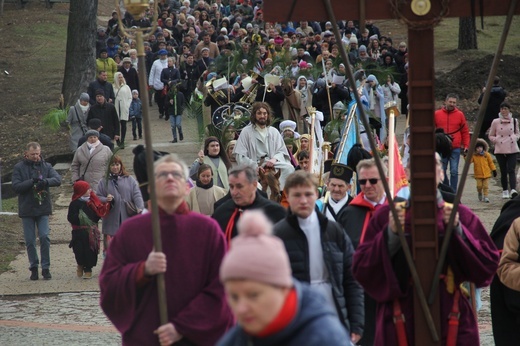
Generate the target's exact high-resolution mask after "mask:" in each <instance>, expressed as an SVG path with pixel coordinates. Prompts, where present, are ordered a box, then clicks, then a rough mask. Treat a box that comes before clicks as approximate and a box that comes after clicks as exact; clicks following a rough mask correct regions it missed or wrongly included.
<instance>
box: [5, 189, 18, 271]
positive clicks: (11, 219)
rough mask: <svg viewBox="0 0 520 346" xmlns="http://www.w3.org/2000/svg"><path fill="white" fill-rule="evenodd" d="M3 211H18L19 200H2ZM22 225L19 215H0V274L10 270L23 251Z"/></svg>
mask: <svg viewBox="0 0 520 346" xmlns="http://www.w3.org/2000/svg"><path fill="white" fill-rule="evenodd" d="M2 211H4V212H12V213H15V212H17V211H18V199H17V198H10V199H6V200H2ZM22 234H23V233H22V223H21V221H20V218H19V217H18V215H0V244H1V246H0V274H1V273H3V272H5V271H8V270H9V269H10V267H9V264H10V263H11V262H12V261H13V260H14V259H15V257H16V255H18V253H19V252H20V251H21V250H23V245H22V244H21V241H22V239H23V235H22Z"/></svg>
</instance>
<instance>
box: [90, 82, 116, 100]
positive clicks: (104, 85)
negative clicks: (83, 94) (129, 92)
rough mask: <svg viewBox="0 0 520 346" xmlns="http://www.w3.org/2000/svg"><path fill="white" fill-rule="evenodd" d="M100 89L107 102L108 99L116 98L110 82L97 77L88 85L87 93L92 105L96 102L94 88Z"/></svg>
mask: <svg viewBox="0 0 520 346" xmlns="http://www.w3.org/2000/svg"><path fill="white" fill-rule="evenodd" d="M98 89H101V90H103V92H104V93H105V100H106V102H108V100H112V102H114V100H115V99H116V95H115V94H114V87H113V86H112V83H109V82H102V81H100V80H99V79H96V80H95V81H93V82H92V83H90V84H89V85H88V88H87V93H88V96H89V97H90V100H89V102H90V104H91V105H94V104H95V103H96V90H98Z"/></svg>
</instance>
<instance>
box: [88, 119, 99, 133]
mask: <svg viewBox="0 0 520 346" xmlns="http://www.w3.org/2000/svg"><path fill="white" fill-rule="evenodd" d="M87 125H88V127H89V128H90V129H93V130H96V131H97V129H99V128H100V127H101V119H98V118H92V119H90V120H89V121H88V124H87Z"/></svg>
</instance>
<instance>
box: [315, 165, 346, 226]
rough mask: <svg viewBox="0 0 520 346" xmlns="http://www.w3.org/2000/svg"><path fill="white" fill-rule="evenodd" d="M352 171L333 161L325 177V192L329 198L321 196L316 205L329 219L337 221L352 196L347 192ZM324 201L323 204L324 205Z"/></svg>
mask: <svg viewBox="0 0 520 346" xmlns="http://www.w3.org/2000/svg"><path fill="white" fill-rule="evenodd" d="M353 174H354V171H353V170H352V169H351V168H350V167H349V166H347V165H344V164H341V163H333V164H332V165H331V169H330V171H329V178H328V179H327V182H326V183H327V192H328V193H330V198H329V199H328V200H327V201H325V198H321V199H320V200H319V201H318V203H317V205H318V208H319V210H320V211H321V212H322V213H323V214H324V215H325V216H326V217H327V218H328V219H329V220H331V221H337V220H338V215H339V214H340V213H341V212H342V211H343V210H345V209H346V208H347V206H348V205H349V204H350V202H352V200H353V198H352V197H351V196H350V195H349V194H348V191H349V190H350V180H351V179H352V175H353ZM324 203H325V205H324Z"/></svg>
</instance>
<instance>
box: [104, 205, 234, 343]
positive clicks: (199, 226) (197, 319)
mask: <svg viewBox="0 0 520 346" xmlns="http://www.w3.org/2000/svg"><path fill="white" fill-rule="evenodd" d="M183 206H184V208H183ZM151 224H152V221H151V214H143V215H140V216H136V217H132V218H130V219H128V220H127V221H125V222H124V223H123V224H122V225H121V227H120V229H119V231H118V232H117V234H116V235H115V236H114V238H113V239H112V241H111V243H110V247H109V249H108V253H107V257H106V260H105V263H104V265H103V269H102V270H101V274H100V277H99V284H100V288H101V308H102V309H103V311H104V312H105V314H106V315H107V316H108V318H109V319H110V321H112V323H113V324H114V326H115V327H116V328H117V329H118V330H119V332H121V334H122V337H123V345H159V340H158V337H157V335H156V334H154V333H153V332H154V330H156V329H157V328H158V327H159V325H160V321H159V307H158V306H159V304H158V300H157V285H156V280H148V282H146V283H145V284H144V285H143V286H139V287H138V285H137V284H136V283H137V281H136V279H137V277H139V272H140V270H139V269H140V267H141V266H142V263H144V261H145V260H146V259H147V257H148V254H149V253H150V252H151V251H152V247H153V241H152V227H151ZM160 224H161V237H162V244H163V252H164V253H165V254H166V259H167V270H166V273H165V282H166V298H167V305H168V321H169V322H171V323H173V325H174V326H175V328H176V329H177V331H178V332H179V333H180V334H182V335H183V336H184V338H183V339H182V340H181V341H180V342H179V343H178V344H177V345H215V343H216V342H217V341H218V340H219V338H220V337H222V336H223V335H224V333H225V332H226V331H227V330H228V329H229V328H230V327H231V326H232V325H233V317H232V314H231V311H230V310H229V308H228V306H227V303H226V300H225V295H224V288H223V286H222V284H221V283H220V281H219V267H220V263H221V262H222V258H223V257H224V254H225V251H226V243H225V240H224V235H223V234H222V231H221V230H220V227H219V226H218V224H217V222H216V221H215V220H213V219H211V218H209V217H207V216H204V215H201V214H198V213H193V212H190V211H188V210H187V207H186V206H185V204H182V205H181V206H180V207H179V208H178V209H177V212H176V213H175V214H173V215H168V214H166V213H165V212H164V211H162V210H161V211H160ZM141 269H142V268H141Z"/></svg>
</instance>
